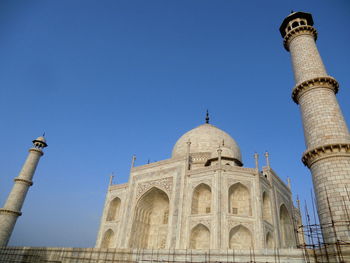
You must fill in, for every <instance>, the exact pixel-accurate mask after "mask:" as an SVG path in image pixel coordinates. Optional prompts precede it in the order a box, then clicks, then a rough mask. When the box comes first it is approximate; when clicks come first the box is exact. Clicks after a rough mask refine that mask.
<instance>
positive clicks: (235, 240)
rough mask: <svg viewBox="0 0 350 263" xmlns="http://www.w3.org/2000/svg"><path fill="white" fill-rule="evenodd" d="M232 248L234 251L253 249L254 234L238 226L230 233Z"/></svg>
mask: <svg viewBox="0 0 350 263" xmlns="http://www.w3.org/2000/svg"><path fill="white" fill-rule="evenodd" d="M229 237H230V240H229V241H230V248H232V249H249V248H251V247H253V240H252V234H251V233H250V231H249V229H248V228H246V227H244V226H242V225H238V226H235V227H234V228H232V229H231V231H230V235H229Z"/></svg>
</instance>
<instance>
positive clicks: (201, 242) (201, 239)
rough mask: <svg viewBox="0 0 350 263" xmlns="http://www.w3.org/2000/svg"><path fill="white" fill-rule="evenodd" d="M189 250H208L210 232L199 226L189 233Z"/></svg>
mask: <svg viewBox="0 0 350 263" xmlns="http://www.w3.org/2000/svg"><path fill="white" fill-rule="evenodd" d="M190 248H192V249H208V248H210V231H209V229H208V228H207V227H206V226H204V225H202V224H199V225H197V226H196V227H194V228H193V229H192V231H191V236H190Z"/></svg>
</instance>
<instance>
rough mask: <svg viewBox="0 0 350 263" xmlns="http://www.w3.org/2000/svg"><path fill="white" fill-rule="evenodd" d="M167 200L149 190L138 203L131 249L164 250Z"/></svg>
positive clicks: (166, 232) (154, 191)
mask: <svg viewBox="0 0 350 263" xmlns="http://www.w3.org/2000/svg"><path fill="white" fill-rule="evenodd" d="M168 217H169V198H168V196H167V194H166V193H165V192H164V191H162V190H160V189H158V188H155V187H153V188H151V189H150V190H149V191H148V192H146V193H145V194H144V195H143V196H142V197H141V198H140V200H139V201H138V203H137V205H136V209H135V213H134V220H133V226H132V233H131V237H130V243H129V244H130V247H131V248H156V249H159V248H165V244H166V240H167V236H168Z"/></svg>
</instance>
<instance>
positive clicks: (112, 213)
mask: <svg viewBox="0 0 350 263" xmlns="http://www.w3.org/2000/svg"><path fill="white" fill-rule="evenodd" d="M120 204H121V201H120V198H119V197H115V198H114V199H113V200H112V201H111V202H110V203H109V206H108V213H107V219H106V221H115V220H117V219H118V217H119V210H120Z"/></svg>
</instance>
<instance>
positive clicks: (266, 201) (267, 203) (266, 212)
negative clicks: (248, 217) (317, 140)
mask: <svg viewBox="0 0 350 263" xmlns="http://www.w3.org/2000/svg"><path fill="white" fill-rule="evenodd" d="M262 199H263V219H264V220H266V221H267V222H269V223H272V215H271V199H270V196H269V194H268V193H266V192H264V193H263V198H262Z"/></svg>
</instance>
